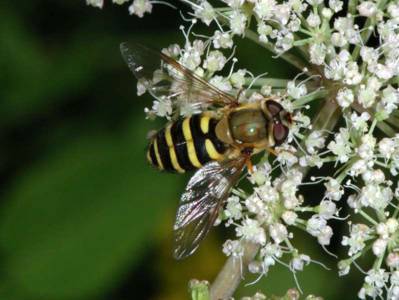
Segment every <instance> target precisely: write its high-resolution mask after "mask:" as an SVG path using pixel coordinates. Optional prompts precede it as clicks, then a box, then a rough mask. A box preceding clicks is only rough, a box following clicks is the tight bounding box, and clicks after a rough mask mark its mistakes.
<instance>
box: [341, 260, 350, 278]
mask: <svg viewBox="0 0 399 300" xmlns="http://www.w3.org/2000/svg"><path fill="white" fill-rule="evenodd" d="M350 268H351V261H350V260H349V259H345V260H340V261H339V262H338V275H339V276H345V275H347V274H349V271H350Z"/></svg>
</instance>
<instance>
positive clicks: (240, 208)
mask: <svg viewBox="0 0 399 300" xmlns="http://www.w3.org/2000/svg"><path fill="white" fill-rule="evenodd" d="M270 173H271V166H270V165H269V164H268V163H265V164H263V165H261V166H258V167H257V168H256V170H255V171H254V172H253V173H252V174H251V175H250V177H249V180H250V181H251V182H252V183H253V184H254V185H255V187H254V191H253V193H252V194H250V195H247V194H246V193H244V192H243V191H237V193H236V194H237V195H239V196H237V195H233V196H231V197H230V198H229V199H228V201H227V205H226V208H225V210H224V214H223V217H224V219H225V224H226V226H230V225H231V224H233V226H235V230H236V236H237V238H238V239H237V240H227V241H226V242H225V244H224V246H223V252H224V253H225V254H226V255H228V256H233V257H236V258H240V257H241V256H242V255H243V249H242V246H241V245H242V241H249V242H251V243H255V244H258V245H259V246H260V251H259V255H258V256H257V258H256V259H255V260H254V261H252V262H251V263H250V265H249V270H250V272H252V273H258V274H262V275H265V274H266V273H267V272H268V270H269V268H270V267H271V266H273V265H275V264H276V263H282V264H284V265H286V266H287V267H289V269H290V270H291V271H292V272H293V273H295V272H297V271H301V270H303V267H304V266H306V265H308V264H309V263H310V262H311V258H310V257H309V256H308V255H305V254H300V253H299V251H298V250H297V249H296V248H295V247H294V246H293V244H292V243H291V240H292V239H293V237H294V235H293V233H292V232H291V231H290V229H291V228H293V227H296V228H299V229H301V230H304V231H306V232H308V233H309V234H310V235H312V236H314V237H316V238H317V241H318V243H319V244H320V245H322V246H323V247H324V246H327V245H329V244H330V239H331V237H332V233H333V232H332V228H331V227H330V226H329V225H328V224H327V221H328V220H330V219H331V218H334V217H335V216H337V214H338V212H337V208H336V205H335V203H334V202H333V201H331V200H329V199H326V200H323V201H322V202H320V204H319V205H317V206H315V207H311V206H307V207H304V206H303V197H302V196H301V195H299V194H298V187H299V186H300V185H301V183H302V180H303V177H302V173H301V172H299V171H298V170H297V169H290V170H289V171H287V172H286V173H285V174H282V175H281V176H279V177H277V178H275V179H272V178H271V177H270ZM283 256H284V257H283ZM287 257H288V261H287V262H286V263H284V262H283V261H282V260H283V259H285V258H287Z"/></svg>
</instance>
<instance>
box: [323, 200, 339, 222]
mask: <svg viewBox="0 0 399 300" xmlns="http://www.w3.org/2000/svg"><path fill="white" fill-rule="evenodd" d="M336 212H337V206H336V205H335V203H334V202H332V201H330V200H323V201H321V202H320V204H319V215H320V217H322V218H323V219H326V220H328V219H331V218H332V217H333V216H334V215H335V213H336Z"/></svg>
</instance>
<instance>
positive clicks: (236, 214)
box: [224, 196, 242, 220]
mask: <svg viewBox="0 0 399 300" xmlns="http://www.w3.org/2000/svg"><path fill="white" fill-rule="evenodd" d="M224 212H225V214H226V217H228V218H230V219H234V220H238V219H241V217H242V206H241V203H240V198H239V197H237V196H231V197H229V198H228V199H227V204H226V209H225V211H224Z"/></svg>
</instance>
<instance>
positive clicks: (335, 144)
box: [327, 128, 352, 163]
mask: <svg viewBox="0 0 399 300" xmlns="http://www.w3.org/2000/svg"><path fill="white" fill-rule="evenodd" d="M339 131H340V132H339V133H338V134H336V135H335V140H334V141H331V142H330V143H329V144H328V146H327V148H328V149H330V150H331V151H332V152H333V153H334V154H335V155H336V156H337V158H338V160H339V162H341V163H345V162H347V161H348V160H349V157H350V154H351V152H352V150H351V147H350V141H349V137H350V136H349V132H348V129H346V128H340V130H339Z"/></svg>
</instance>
